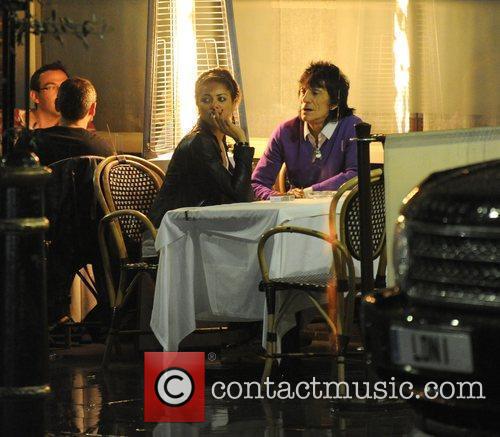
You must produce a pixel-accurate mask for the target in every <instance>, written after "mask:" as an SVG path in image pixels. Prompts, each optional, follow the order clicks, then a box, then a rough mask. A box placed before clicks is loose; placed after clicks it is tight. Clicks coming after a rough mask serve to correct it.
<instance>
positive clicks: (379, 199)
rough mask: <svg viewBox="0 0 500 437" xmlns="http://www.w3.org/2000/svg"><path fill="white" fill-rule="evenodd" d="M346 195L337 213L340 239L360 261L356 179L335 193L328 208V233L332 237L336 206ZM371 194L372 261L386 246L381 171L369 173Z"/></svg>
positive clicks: (359, 228)
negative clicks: (338, 213) (338, 214)
mask: <svg viewBox="0 0 500 437" xmlns="http://www.w3.org/2000/svg"><path fill="white" fill-rule="evenodd" d="M346 192H348V194H347V195H346V197H345V200H344V203H343V204H342V207H341V210H340V232H339V234H340V235H339V237H340V240H341V241H342V242H344V244H345V245H346V247H347V249H348V251H349V252H350V254H351V256H352V257H353V258H355V259H357V260H360V259H361V226H360V218H359V192H358V178H357V177H356V178H353V179H350V180H349V181H347V182H346V183H345V184H343V185H342V186H341V187H340V188H339V190H338V191H337V193H336V195H335V197H334V200H333V201H332V205H331V206H330V232H331V233H335V224H334V221H335V214H336V207H337V203H338V201H339V200H340V197H342V195H344V193H346ZM370 193H371V201H372V241H373V259H376V258H378V257H379V256H380V254H381V253H382V251H383V249H384V246H385V190H384V178H383V174H382V170H381V169H376V170H372V171H371V173H370Z"/></svg>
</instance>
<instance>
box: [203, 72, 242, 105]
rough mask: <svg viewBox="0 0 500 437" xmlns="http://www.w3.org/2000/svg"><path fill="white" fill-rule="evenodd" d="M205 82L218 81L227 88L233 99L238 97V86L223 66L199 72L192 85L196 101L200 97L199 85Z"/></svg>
mask: <svg viewBox="0 0 500 437" xmlns="http://www.w3.org/2000/svg"><path fill="white" fill-rule="evenodd" d="M207 82H218V83H220V84H222V85H224V86H225V87H226V88H227V89H228V90H229V93H230V94H231V98H232V99H233V101H236V100H237V99H239V98H240V88H239V87H238V84H237V83H236V81H235V80H234V78H233V76H232V74H231V72H230V71H229V70H227V69H225V68H212V69H211V70H207V71H205V72H203V73H201V74H200V75H199V76H198V79H197V80H196V84H195V87H194V94H195V98H196V101H198V98H199V97H200V93H201V87H202V86H203V85H205V84H206V83H207Z"/></svg>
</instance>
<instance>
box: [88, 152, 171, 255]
mask: <svg viewBox="0 0 500 437" xmlns="http://www.w3.org/2000/svg"><path fill="white" fill-rule="evenodd" d="M164 177H165V174H164V173H163V171H162V170H161V169H160V168H159V167H157V166H156V165H154V164H152V163H151V162H149V161H147V160H145V159H142V158H138V157H136V156H131V155H118V156H111V157H109V158H106V159H105V160H104V161H103V162H101V164H100V165H99V166H98V168H97V170H96V172H95V175H94V186H95V191H96V194H97V198H98V201H99V204H100V205H101V208H102V209H103V211H104V214H105V215H106V214H109V213H111V212H114V211H120V210H135V211H139V212H141V213H143V214H148V213H149V210H150V208H151V205H152V204H153V201H154V199H155V197H156V194H157V193H158V191H159V189H160V187H161V185H162V183H163V179H164ZM111 229H112V236H113V239H114V242H115V245H116V249H117V251H118V256H119V258H120V259H121V260H129V259H131V258H133V257H137V256H138V255H139V253H140V245H141V242H142V233H143V231H144V226H143V223H142V222H141V221H140V220H138V219H137V218H136V217H134V216H133V215H126V216H121V217H119V218H117V219H115V221H114V222H113V223H112V224H111Z"/></svg>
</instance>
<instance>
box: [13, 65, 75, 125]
mask: <svg viewBox="0 0 500 437" xmlns="http://www.w3.org/2000/svg"><path fill="white" fill-rule="evenodd" d="M68 77H69V75H68V72H67V71H66V68H65V67H64V65H63V64H62V63H61V62H59V61H56V62H53V63H51V64H47V65H44V66H42V67H40V68H39V69H38V70H36V71H35V72H34V73H33V76H31V80H30V98H31V100H32V101H33V102H34V103H35V108H34V109H32V110H31V111H30V117H29V118H30V120H29V121H30V126H29V128H30V129H45V128H48V127H52V126H55V125H57V124H58V123H59V120H60V118H61V114H60V113H59V111H57V109H56V106H55V102H56V97H57V92H58V91H59V86H60V85H61V84H62V83H63V82H64V81H65V80H66V79H67V78H68ZM19 115H20V117H19V119H20V124H21V125H22V126H26V119H25V114H21V113H20V114H19Z"/></svg>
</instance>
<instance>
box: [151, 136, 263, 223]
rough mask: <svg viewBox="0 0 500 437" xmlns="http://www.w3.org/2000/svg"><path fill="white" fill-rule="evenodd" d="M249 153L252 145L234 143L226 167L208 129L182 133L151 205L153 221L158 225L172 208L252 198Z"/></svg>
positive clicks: (233, 201) (250, 155)
mask: <svg viewBox="0 0 500 437" xmlns="http://www.w3.org/2000/svg"><path fill="white" fill-rule="evenodd" d="M253 154H254V148H253V147H248V146H239V145H235V147H234V161H235V167H234V169H233V168H232V167H231V168H230V169H229V170H228V169H226V168H225V167H224V165H223V163H222V157H221V154H220V148H219V145H218V143H217V139H216V138H215V137H214V136H213V135H212V134H211V133H209V132H207V131H206V130H199V131H196V132H192V133H190V134H188V135H186V136H185V137H184V138H183V139H182V140H181V142H180V143H179V145H178V146H177V148H176V149H175V151H174V154H173V156H172V159H171V161H170V164H169V166H168V169H167V174H166V176H165V181H164V183H163V185H162V187H161V189H160V191H159V193H158V195H157V197H156V199H155V201H154V203H153V206H152V207H151V211H150V214H149V215H150V218H151V221H152V222H153V224H154V225H155V226H156V227H159V226H160V223H161V220H162V218H163V216H164V215H165V213H166V212H167V211H170V210H172V209H177V208H182V207H188V206H208V205H219V204H222V203H235V202H249V201H252V200H253V193H252V188H251V185H250V177H251V173H252V158H253Z"/></svg>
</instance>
